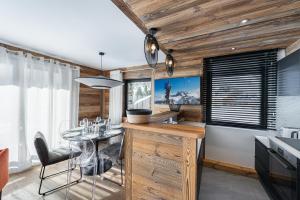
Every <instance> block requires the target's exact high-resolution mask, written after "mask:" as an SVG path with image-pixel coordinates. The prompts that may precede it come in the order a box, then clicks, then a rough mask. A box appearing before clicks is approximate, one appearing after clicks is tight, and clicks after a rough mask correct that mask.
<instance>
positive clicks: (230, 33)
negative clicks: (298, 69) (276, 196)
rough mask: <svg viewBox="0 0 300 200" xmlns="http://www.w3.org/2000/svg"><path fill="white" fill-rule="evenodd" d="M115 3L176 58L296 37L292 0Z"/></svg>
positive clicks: (278, 44) (296, 9)
mask: <svg viewBox="0 0 300 200" xmlns="http://www.w3.org/2000/svg"><path fill="white" fill-rule="evenodd" d="M113 2H114V3H115V4H116V5H117V6H118V7H119V8H120V10H122V11H123V12H124V13H125V14H126V15H127V16H128V17H129V18H130V19H131V20H132V21H133V22H134V23H136V24H137V25H138V27H139V28H140V29H141V30H142V31H144V32H145V33H146V32H147V30H148V29H149V28H152V27H156V28H158V32H157V34H156V36H157V39H158V42H159V44H160V48H161V49H162V50H163V51H164V52H166V51H165V50H166V49H170V48H172V49H173V50H174V53H173V55H174V57H175V59H176V60H177V61H181V60H186V59H190V60H191V59H192V60H196V59H199V58H204V57H212V56H221V55H228V54H235V53H241V52H247V51H256V50H264V49H272V48H286V47H287V46H289V45H291V44H292V43H294V42H295V41H297V40H298V39H300V35H299V31H300V27H299V25H300V20H299V17H300V1H296V0H291V1H286V0H275V1H266V0H240V1H236V0H211V1H208V0H204V1H199V0H187V1H172V0H153V1H142V0H113ZM129 13H130V14H129ZM244 19H246V20H247V22H245V23H242V22H241V21H242V20H244ZM232 48H234V51H232V50H231V49H232Z"/></svg>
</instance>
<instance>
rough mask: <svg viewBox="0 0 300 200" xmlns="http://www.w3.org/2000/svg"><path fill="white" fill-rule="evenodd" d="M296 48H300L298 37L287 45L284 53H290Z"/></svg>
mask: <svg viewBox="0 0 300 200" xmlns="http://www.w3.org/2000/svg"><path fill="white" fill-rule="evenodd" d="M298 49H300V39H299V40H297V41H296V42H294V43H293V44H291V45H289V46H288V47H287V48H286V50H285V53H286V56H287V55H290V54H291V53H293V52H295V51H297V50H298Z"/></svg>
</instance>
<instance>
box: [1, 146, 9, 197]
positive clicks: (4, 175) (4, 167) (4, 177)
mask: <svg viewBox="0 0 300 200" xmlns="http://www.w3.org/2000/svg"><path fill="white" fill-rule="evenodd" d="M7 182H8V149H2V150H0V191H1V190H2V189H3V187H4V186H5V185H6V183H7ZM0 199H1V198H0Z"/></svg>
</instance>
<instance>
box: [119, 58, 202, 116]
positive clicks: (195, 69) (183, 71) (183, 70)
mask: <svg viewBox="0 0 300 200" xmlns="http://www.w3.org/2000/svg"><path fill="white" fill-rule="evenodd" d="M202 63H203V62H202V59H198V60H190V61H185V62H180V63H176V67H175V71H174V74H173V76H172V77H186V76H202V75H203V67H202ZM123 72H124V74H123V78H124V79H125V80H130V79H140V78H151V79H152V97H154V80H155V79H162V78H168V75H167V73H166V70H165V66H164V64H162V63H160V64H158V68H157V69H156V70H154V71H153V70H152V69H150V68H149V67H148V66H147V65H142V66H136V67H130V68H127V69H124V70H123ZM168 110H169V106H168V105H158V104H154V100H153V98H152V111H153V112H154V113H160V112H164V111H168ZM202 110H203V106H202V105H184V106H182V107H181V115H180V116H179V117H180V118H184V119H185V120H188V121H197V122H201V121H202V120H203V113H202V112H203V111H202Z"/></svg>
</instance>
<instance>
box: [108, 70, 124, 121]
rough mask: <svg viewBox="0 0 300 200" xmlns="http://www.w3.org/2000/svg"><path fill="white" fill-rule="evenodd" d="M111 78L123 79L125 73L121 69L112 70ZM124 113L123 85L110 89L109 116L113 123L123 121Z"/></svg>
mask: <svg viewBox="0 0 300 200" xmlns="http://www.w3.org/2000/svg"><path fill="white" fill-rule="evenodd" d="M110 78H111V79H115V80H118V81H123V75H122V72H121V71H120V70H115V71H111V72H110ZM122 113H123V86H118V87H114V88H112V89H110V91H109V118H110V119H111V123H112V124H120V123H122Z"/></svg>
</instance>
